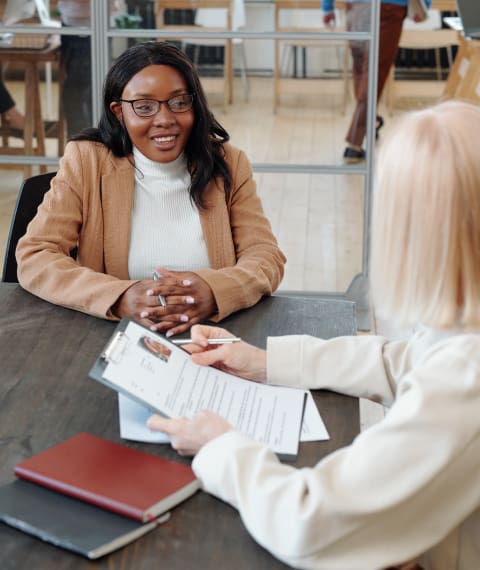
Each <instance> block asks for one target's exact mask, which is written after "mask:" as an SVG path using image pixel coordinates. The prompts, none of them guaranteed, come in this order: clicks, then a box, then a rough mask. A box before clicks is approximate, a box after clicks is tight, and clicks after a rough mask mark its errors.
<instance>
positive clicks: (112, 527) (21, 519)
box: [0, 480, 170, 559]
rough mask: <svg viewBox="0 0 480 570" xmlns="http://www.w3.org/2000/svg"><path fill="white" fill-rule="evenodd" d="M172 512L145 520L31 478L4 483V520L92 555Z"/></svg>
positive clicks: (0, 491)
mask: <svg viewBox="0 0 480 570" xmlns="http://www.w3.org/2000/svg"><path fill="white" fill-rule="evenodd" d="M169 516H170V515H169V513H166V514H165V515H163V516H162V517H160V518H159V519H156V521H154V522H148V523H145V524H144V523H140V522H137V521H135V520H132V519H130V518H127V517H123V516H120V515H116V514H115V513H112V512H110V511H107V510H104V509H101V508H98V507H95V506H93V505H90V504H88V503H84V502H82V501H78V500H77V499H72V498H70V497H68V496H66V495H62V494H61V493H56V492H55V491H50V490H49V489H45V488H44V487H40V486H38V485H34V484H32V483H28V482H27V481H22V480H16V481H12V482H11V483H7V484H6V485H3V486H2V487H0V520H1V521H3V522H4V523H6V524H8V525H10V526H12V527H15V528H17V529H19V530H21V531H23V532H26V533H28V534H31V535H32V536H35V537H37V538H40V539H41V540H43V541H45V542H49V543H51V544H54V545H55V546H58V547H61V548H65V549H67V550H71V551H73V552H76V553H77V554H81V555H82V556H85V557H87V558H90V559H94V558H99V557H100V556H104V555H105V554H108V553H109V552H112V551H114V550H116V549H118V548H120V547H122V546H124V545H126V544H128V543H130V542H133V541H134V540H136V539H137V538H139V537H140V536H142V535H144V534H145V533H147V532H149V531H150V530H152V529H154V528H155V527H156V526H158V524H161V523H163V522H165V521H166V520H168V518H169Z"/></svg>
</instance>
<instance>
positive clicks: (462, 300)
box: [371, 101, 480, 328]
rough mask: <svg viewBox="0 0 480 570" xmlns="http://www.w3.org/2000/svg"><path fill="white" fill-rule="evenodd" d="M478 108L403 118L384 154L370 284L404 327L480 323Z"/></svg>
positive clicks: (453, 107) (446, 107)
mask: <svg viewBox="0 0 480 570" xmlns="http://www.w3.org/2000/svg"><path fill="white" fill-rule="evenodd" d="M478 133H480V107H477V106H474V105H471V104H469V103H463V102H460V101H449V102H444V103H440V104H439V105H436V106H435V107H432V108H429V109H426V110H422V111H417V112H412V113H408V114H406V115H405V116H404V117H403V118H402V119H401V120H400V121H399V124H398V126H397V127H396V128H395V129H394V130H393V131H392V132H391V136H390V137H389V139H388V140H387V141H385V143H384V144H383V145H382V148H381V149H380V153H379V156H378V168H377V177H376V185H375V190H374V195H373V213H372V241H371V284H372V298H373V301H374V305H375V310H376V311H377V313H378V314H379V315H380V316H382V317H385V318H392V319H394V320H396V321H397V322H399V323H401V324H408V325H411V324H414V323H417V322H423V323H425V324H428V325H430V326H433V327H440V328H443V327H451V326H475V325H479V324H480V152H479V146H478V136H479V135H478Z"/></svg>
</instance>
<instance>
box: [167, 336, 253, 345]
mask: <svg viewBox="0 0 480 570" xmlns="http://www.w3.org/2000/svg"><path fill="white" fill-rule="evenodd" d="M241 340H242V339H241V338H239V337H238V336H234V337H231V338H209V339H208V341H207V342H208V344H231V343H232V342H240V341H241ZM170 342H173V344H178V345H182V344H195V341H194V340H193V339H192V338H175V339H173V340H171V341H170Z"/></svg>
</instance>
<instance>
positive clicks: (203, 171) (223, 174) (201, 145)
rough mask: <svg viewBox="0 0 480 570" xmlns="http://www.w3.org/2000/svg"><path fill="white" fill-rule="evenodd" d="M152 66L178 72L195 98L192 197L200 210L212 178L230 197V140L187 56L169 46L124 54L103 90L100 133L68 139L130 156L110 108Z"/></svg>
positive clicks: (148, 45)
mask: <svg viewBox="0 0 480 570" xmlns="http://www.w3.org/2000/svg"><path fill="white" fill-rule="evenodd" d="M149 65H169V66H170V67H174V68H175V69H176V70H177V71H179V72H180V73H181V74H182V76H183V78H184V79H185V81H186V83H187V89H188V91H189V92H190V93H194V94H195V96H194V98H193V111H194V116H195V120H194V124H193V128H192V132H191V133H190V137H189V139H188V142H187V145H186V147H185V156H186V159H187V166H188V170H189V172H190V175H191V179H192V182H191V185H190V198H191V200H192V201H193V202H194V203H195V204H196V205H197V206H198V207H199V208H202V207H203V206H204V204H203V193H204V190H205V188H206V186H207V184H208V182H209V181H210V180H211V179H212V178H222V179H223V182H224V188H225V195H226V198H228V196H229V194H230V191H231V187H232V177H231V173H230V170H229V168H228V166H227V163H226V161H225V156H224V151H223V146H222V145H223V143H224V142H226V141H228V140H229V138H230V136H229V134H228V133H227V131H226V130H225V129H224V128H223V127H222V125H220V123H219V122H218V121H217V120H216V119H215V117H214V115H213V113H212V112H211V111H210V109H209V108H208V105H207V99H206V97H205V93H204V91H203V88H202V85H201V83H200V79H199V77H198V74H197V72H196V70H195V67H194V65H193V63H192V62H191V60H190V59H189V58H188V57H187V55H186V54H185V53H184V52H182V51H181V50H180V49H179V48H177V47H176V46H175V45H173V44H169V43H167V42H155V41H152V42H145V43H139V44H135V45H133V46H132V47H130V48H129V49H127V50H126V51H125V52H123V53H122V54H121V55H120V56H119V57H118V58H117V59H116V61H115V62H114V63H113V65H112V67H111V68H110V69H109V71H108V73H107V76H106V78H105V82H104V86H103V109H102V114H101V117H100V121H99V122H98V127H97V128H88V129H84V130H83V131H81V132H80V133H78V134H76V135H74V136H73V137H71V139H70V140H76V141H79V140H90V141H96V142H101V143H103V144H104V145H105V146H106V147H108V148H109V149H110V150H111V151H112V153H113V154H114V155H115V156H120V157H122V156H130V155H131V154H132V151H133V148H132V141H131V140H130V136H129V134H128V132H127V129H126V128H125V126H124V125H123V123H122V122H120V121H119V120H118V119H117V118H116V116H115V114H114V113H113V112H112V111H111V109H110V103H112V101H118V100H119V99H121V98H122V93H123V90H124V88H125V85H126V84H127V83H128V82H129V81H130V79H131V78H132V77H133V76H134V75H135V74H137V73H138V72H139V71H141V70H142V69H143V68H145V67H147V66H149Z"/></svg>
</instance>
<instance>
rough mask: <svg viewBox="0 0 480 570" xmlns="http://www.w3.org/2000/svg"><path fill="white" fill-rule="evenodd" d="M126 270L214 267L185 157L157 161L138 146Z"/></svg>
mask: <svg viewBox="0 0 480 570" xmlns="http://www.w3.org/2000/svg"><path fill="white" fill-rule="evenodd" d="M133 156H134V159H135V194H134V200H133V210H132V224H131V234H130V246H129V252H128V272H129V275H130V278H131V279H149V278H151V276H152V273H153V271H154V269H155V267H156V266H157V265H161V266H162V267H165V268H166V269H172V270H177V271H188V270H194V269H202V268H207V267H210V261H209V259H208V253H207V247H206V244H205V240H204V237H203V232H202V227H201V225H200V218H199V215H198V210H197V208H196V206H195V205H193V204H192V203H191V202H190V195H189V193H188V189H189V187H190V174H189V172H188V170H187V163H186V159H185V156H184V155H183V154H181V155H180V156H179V157H178V158H177V159H176V160H174V161H173V162H169V163H160V162H154V161H152V160H150V159H149V158H147V157H146V156H144V155H143V154H142V153H141V152H140V151H139V150H138V149H137V148H134V149H133Z"/></svg>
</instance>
